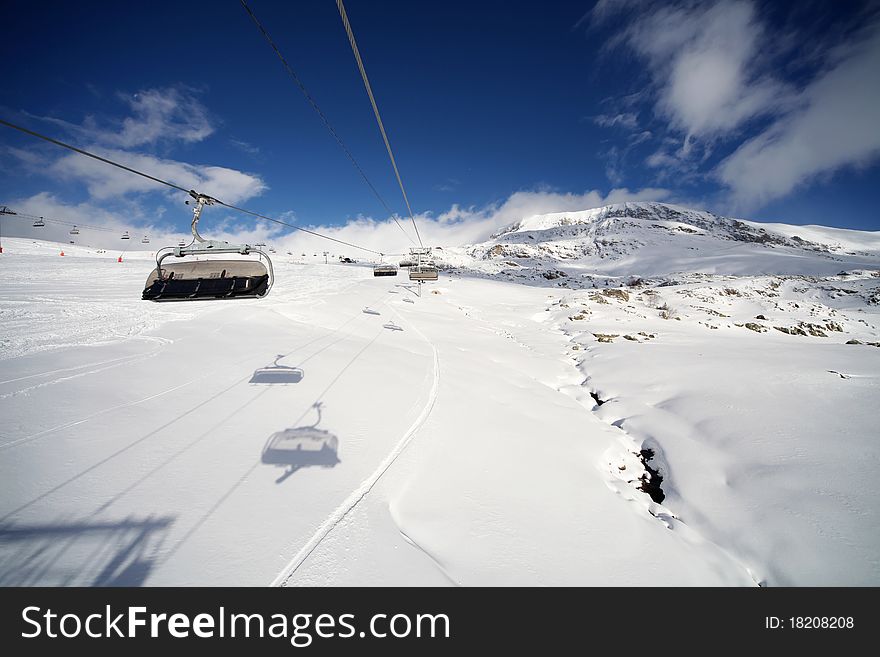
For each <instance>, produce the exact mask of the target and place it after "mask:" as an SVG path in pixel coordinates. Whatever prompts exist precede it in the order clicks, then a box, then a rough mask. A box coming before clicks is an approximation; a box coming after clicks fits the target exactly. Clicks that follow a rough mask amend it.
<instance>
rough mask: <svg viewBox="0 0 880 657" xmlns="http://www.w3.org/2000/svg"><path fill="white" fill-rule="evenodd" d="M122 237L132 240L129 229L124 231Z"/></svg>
mask: <svg viewBox="0 0 880 657" xmlns="http://www.w3.org/2000/svg"><path fill="white" fill-rule="evenodd" d="M120 239H123V240H130V239H131V237H130V236H129V234H128V231H125V232H124V233H122V237H121V238H120Z"/></svg>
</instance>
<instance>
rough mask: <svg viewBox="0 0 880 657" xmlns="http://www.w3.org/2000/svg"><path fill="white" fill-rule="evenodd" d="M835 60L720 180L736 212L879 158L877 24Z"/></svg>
mask: <svg viewBox="0 0 880 657" xmlns="http://www.w3.org/2000/svg"><path fill="white" fill-rule="evenodd" d="M867 30H868V36H867V38H865V39H863V40H862V41H860V42H858V43H856V44H851V45H849V46H848V47H846V48H842V49H838V50H837V51H836V52H835V55H836V59H835V62H834V64H833V65H832V66H831V68H830V69H828V70H826V71H825V72H824V73H822V74H821V75H819V76H818V77H817V78H816V79H815V80H814V81H813V82H812V83H811V84H809V85H808V86H807V87H806V88H805V89H804V91H803V92H802V93H801V94H800V95H799V97H798V99H797V104H798V106H799V109H798V110H797V111H795V112H793V113H792V114H791V115H789V116H786V117H784V118H782V119H780V120H778V121H776V122H775V123H774V124H773V125H772V126H771V127H770V128H768V129H767V130H765V131H764V132H762V133H760V134H758V135H757V136H755V137H753V138H751V139H749V140H748V141H746V142H745V143H744V144H742V145H741V146H740V147H739V148H738V149H737V150H736V152H734V153H733V154H732V155H731V156H730V157H728V158H727V159H726V160H725V161H723V162H722V163H721V165H720V166H719V168H718V171H717V175H718V178H719V179H720V180H721V181H722V182H723V183H724V184H725V185H727V186H728V187H729V188H730V190H731V199H732V201H733V203H734V205H735V206H736V207H738V208H741V209H754V208H756V207H759V206H760V205H762V204H764V203H766V202H768V201H771V200H773V199H775V198H779V197H782V196H785V195H787V194H789V193H790V192H792V191H793V190H794V189H795V188H797V187H798V185H801V184H803V183H805V182H807V181H809V180H811V179H813V178H815V177H816V176H818V175H821V174H825V173H828V172H831V171H834V170H836V169H838V168H840V167H843V166H847V165H856V166H859V165H864V164H867V163H869V162H870V161H872V160H873V159H875V158H877V157H878V156H880V130H878V127H877V117H878V108H880V73H878V72H880V23H875V24H874V25H872V26H869V27H868V28H867Z"/></svg>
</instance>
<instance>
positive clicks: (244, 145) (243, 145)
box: [229, 138, 260, 155]
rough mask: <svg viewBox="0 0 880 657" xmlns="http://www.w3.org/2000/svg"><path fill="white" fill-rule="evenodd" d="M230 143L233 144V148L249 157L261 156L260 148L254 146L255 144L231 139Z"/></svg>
mask: <svg viewBox="0 0 880 657" xmlns="http://www.w3.org/2000/svg"><path fill="white" fill-rule="evenodd" d="M229 143H230V144H232V145H233V146H235V148H237V149H238V150H240V151H241V152H242V153H246V154H248V155H259V154H260V149H259V147H257V146H254V145H253V144H251V143H249V142H246V141H244V140H243V139H233V138H230V139H229Z"/></svg>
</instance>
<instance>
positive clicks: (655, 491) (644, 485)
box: [637, 448, 666, 504]
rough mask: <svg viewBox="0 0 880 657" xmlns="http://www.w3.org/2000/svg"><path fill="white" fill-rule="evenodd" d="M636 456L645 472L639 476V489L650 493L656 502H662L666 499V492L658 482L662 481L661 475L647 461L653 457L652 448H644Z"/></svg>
mask: <svg viewBox="0 0 880 657" xmlns="http://www.w3.org/2000/svg"><path fill="white" fill-rule="evenodd" d="M637 456H638V457H639V460H640V461H641V462H642V466H644V468H645V474H643V475H642V476H641V477H640V478H639V487H638V488H639V490H640V491H642V492H643V493H647V494H648V495H650V496H651V499H652V500H654V501H655V502H656V503H657V504H660V503H662V502H663V500H665V499H666V493H664V492H663V489H662V488H661V487H660V484H662V483H663V475H661V474H660V473H659V472H658V471H657V470H655V469H654V468H652V467H651V466H650V465H649V462H650V461H651V460H652V459H653V458H654V450H653V449H650V448H645V449H643V450H641V451H640V452H639V453H638V454H637Z"/></svg>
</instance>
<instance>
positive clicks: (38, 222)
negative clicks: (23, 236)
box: [34, 217, 46, 228]
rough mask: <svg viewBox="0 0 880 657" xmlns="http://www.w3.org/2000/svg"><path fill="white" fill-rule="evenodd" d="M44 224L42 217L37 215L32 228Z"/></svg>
mask: <svg viewBox="0 0 880 657" xmlns="http://www.w3.org/2000/svg"><path fill="white" fill-rule="evenodd" d="M45 225H46V222H45V221H43V218H42V217H37V219H36V221H34V228H43V227H44V226H45Z"/></svg>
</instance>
